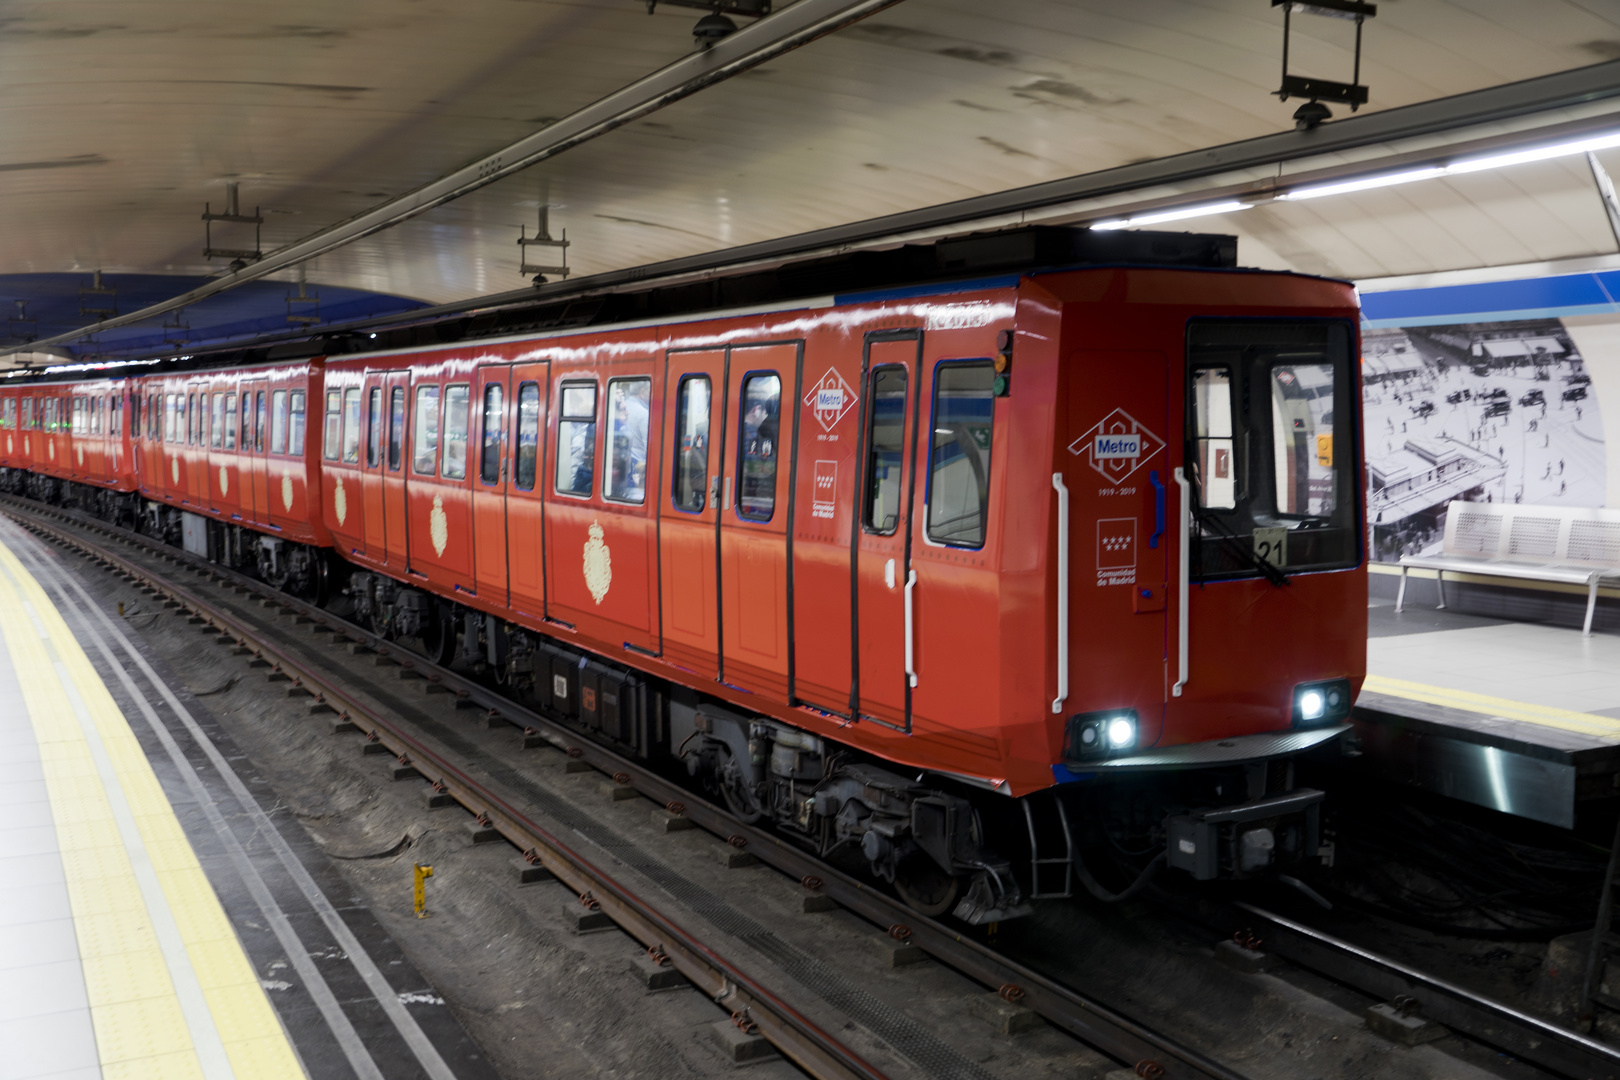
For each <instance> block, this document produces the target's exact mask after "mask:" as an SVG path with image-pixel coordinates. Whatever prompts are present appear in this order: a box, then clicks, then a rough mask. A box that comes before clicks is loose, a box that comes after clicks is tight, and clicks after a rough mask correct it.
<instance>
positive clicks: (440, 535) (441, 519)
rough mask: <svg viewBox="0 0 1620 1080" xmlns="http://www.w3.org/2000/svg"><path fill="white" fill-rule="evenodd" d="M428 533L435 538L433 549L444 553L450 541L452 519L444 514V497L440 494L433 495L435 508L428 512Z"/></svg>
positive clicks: (441, 553)
mask: <svg viewBox="0 0 1620 1080" xmlns="http://www.w3.org/2000/svg"><path fill="white" fill-rule="evenodd" d="M428 535H429V536H430V537H432V538H433V550H434V551H435V552H436V553H438V554H440V555H443V554H444V549H445V545H447V544H449V543H450V520H449V519H448V518H446V517H445V516H444V499H443V498H442V497H441V496H438V495H435V496H433V509H432V510H431V511H429V513H428Z"/></svg>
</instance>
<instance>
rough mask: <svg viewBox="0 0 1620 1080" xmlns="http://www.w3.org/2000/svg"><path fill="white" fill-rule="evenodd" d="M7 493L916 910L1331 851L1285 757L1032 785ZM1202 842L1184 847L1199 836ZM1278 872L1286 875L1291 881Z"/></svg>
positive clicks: (308, 551)
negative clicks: (528, 718)
mask: <svg viewBox="0 0 1620 1080" xmlns="http://www.w3.org/2000/svg"><path fill="white" fill-rule="evenodd" d="M0 491H5V492H8V493H11V494H16V495H23V496H26V497H29V498H31V499H35V500H37V501H40V502H43V503H48V504H50V505H56V506H63V507H67V508H70V509H77V510H80V511H83V512H85V513H87V514H91V515H93V516H95V517H97V518H99V519H102V520H104V521H108V522H109V523H112V524H117V525H121V526H125V527H129V528H133V529H135V530H136V531H139V532H141V533H144V534H145V535H148V536H151V537H154V538H156V539H159V540H161V541H163V542H164V543H167V544H170V545H172V546H175V547H180V548H183V549H185V550H187V551H190V552H192V553H193V554H197V555H200V556H203V557H205V558H208V559H210V560H212V561H215V562H218V563H220V564H222V565H225V566H229V567H230V568H232V569H235V570H238V571H240V572H244V573H249V574H252V575H254V576H256V577H258V578H259V579H260V580H262V581H264V582H266V583H267V584H268V585H270V586H271V587H273V588H276V589H278V590H281V591H285V592H287V593H289V594H292V595H295V596H299V597H301V598H304V599H307V600H310V601H311V602H314V603H316V604H319V605H321V606H326V607H330V608H332V609H334V611H335V612H336V613H338V614H341V615H343V616H344V617H347V618H351V619H353V620H354V621H355V622H357V623H359V624H361V625H363V626H366V627H369V628H370V629H371V630H372V631H373V632H374V633H376V634H378V635H380V636H383V637H387V638H390V639H393V640H401V641H405V642H414V643H415V644H416V645H417V646H418V647H420V649H421V651H422V652H423V653H424V654H426V656H427V657H428V658H429V659H430V660H432V661H434V662H435V663H439V664H446V665H449V664H455V665H457V666H458V667H461V668H463V669H467V670H471V671H473V672H475V673H477V674H479V675H481V676H483V677H485V678H487V679H489V680H490V681H491V682H492V683H495V684H497V685H498V686H500V687H501V688H502V689H503V691H504V692H505V693H507V694H508V695H510V696H512V697H513V698H515V699H516V700H518V701H519V702H521V703H522V704H524V705H526V706H529V707H532V708H536V709H538V710H539V711H541V712H543V713H546V714H547V715H549V716H550V717H552V718H553V719H557V720H560V721H562V722H564V723H567V724H570V725H572V726H574V727H576V728H578V729H580V730H581V731H582V732H583V733H586V734H588V735H590V736H591V737H593V738H596V739H599V740H602V741H605V742H606V743H608V744H610V745H613V746H614V747H615V748H616V749H618V750H620V751H621V752H624V753H627V754H630V755H633V756H635V757H637V758H640V759H642V760H644V761H647V762H649V763H651V764H654V765H658V766H661V767H663V768H665V769H666V770H667V771H669V772H671V773H675V774H682V773H684V775H685V776H686V777H687V778H688V780H689V781H690V782H691V783H692V784H694V785H696V786H698V787H699V788H701V789H702V790H703V791H705V792H707V793H708V794H709V795H711V796H714V797H717V798H719V799H720V800H722V801H723V802H724V803H725V805H726V806H727V807H728V808H729V809H730V810H731V812H732V813H734V814H735V815H737V817H738V818H739V819H741V820H742V821H744V822H747V823H750V824H755V823H768V824H769V825H771V826H772V827H773V828H774V829H775V830H776V831H777V832H778V833H779V834H780V835H782V836H784V837H787V838H791V839H792V840H793V841H794V842H796V843H799V844H801V845H802V846H804V847H805V848H807V849H809V850H812V851H814V852H815V853H817V854H818V855H819V856H821V857H823V858H827V859H831V860H837V861H839V862H840V864H841V865H845V866H864V868H865V869H866V870H867V871H869V872H870V874H871V875H872V876H873V877H875V878H877V879H879V880H881V881H884V882H887V883H890V884H891V885H892V886H893V888H894V890H895V892H896V893H897V894H898V895H899V896H900V897H901V898H902V899H903V900H904V901H905V902H906V903H907V904H908V905H910V906H911V907H912V908H913V909H915V910H917V911H919V912H920V913H922V914H925V915H929V916H940V915H945V914H950V915H953V916H954V917H956V918H958V919H961V920H962V921H964V922H966V923H968V924H970V925H982V924H986V923H994V922H999V921H1002V920H1006V919H1010V918H1015V917H1017V916H1020V915H1024V914H1027V913H1028V912H1029V911H1030V910H1032V908H1031V901H1033V900H1037V899H1047V898H1057V897H1066V896H1069V895H1072V894H1074V893H1075V892H1077V891H1080V890H1084V891H1085V892H1086V893H1088V894H1090V895H1092V896H1094V897H1096V898H1098V899H1101V900H1105V901H1118V900H1123V899H1126V898H1128V897H1130V896H1134V895H1136V894H1137V893H1138V892H1140V891H1141V890H1142V889H1143V888H1145V887H1146V886H1147V885H1148V884H1149V883H1150V882H1151V881H1152V880H1153V879H1154V878H1155V877H1156V875H1157V874H1159V873H1160V872H1161V871H1162V870H1163V869H1164V868H1165V867H1166V866H1167V865H1174V866H1179V867H1181V868H1182V869H1185V870H1188V871H1189V872H1190V873H1191V874H1192V876H1193V877H1194V878H1198V879H1211V878H1246V877H1255V876H1261V875H1264V874H1268V873H1275V872H1276V871H1277V870H1278V869H1280V868H1289V867H1295V866H1303V865H1310V864H1315V863H1318V862H1319V861H1326V860H1328V859H1330V858H1331V846H1330V845H1324V844H1323V843H1322V838H1321V828H1320V822H1319V811H1320V807H1319V803H1320V800H1321V798H1322V795H1321V792H1317V791H1312V790H1310V789H1301V788H1296V787H1295V775H1294V761H1293V759H1292V758H1273V759H1270V760H1261V761H1250V762H1241V763H1236V764H1231V765H1227V766H1224V767H1220V768H1209V769H1197V770H1186V771H1182V772H1173V773H1166V772H1152V773H1148V774H1140V773H1139V774H1135V775H1130V776H1121V777H1114V778H1110V777H1104V778H1100V779H1098V780H1097V781H1095V782H1092V783H1088V784H1068V785H1061V786H1059V787H1055V788H1052V789H1048V790H1046V791H1043V792H1038V793H1036V794H1034V795H1030V796H1026V797H1024V798H1020V799H1011V798H1008V797H1006V796H1004V795H999V794H989V793H986V792H982V791H978V790H976V789H975V788H973V787H971V786H969V785H968V784H966V783H964V782H962V780H960V779H958V778H952V777H946V776H939V775H935V774H929V773H915V774H911V775H909V776H908V775H903V774H901V773H899V772H897V771H896V769H895V766H894V765H893V764H892V763H889V762H885V761H882V760H881V759H877V758H872V757H870V756H867V755H864V754H862V753H860V752H858V751H855V750H852V749H850V748H849V747H845V746H841V745H838V744H836V743H831V742H829V741H827V740H825V739H823V738H822V737H821V736H818V735H814V734H812V733H810V732H806V731H804V730H802V729H799V728H796V727H793V726H791V725H789V724H785V723H782V722H780V721H777V720H775V719H771V718H768V717H762V716H758V715H751V714H747V713H744V712H741V711H738V710H737V709H736V708H735V707H734V706H732V705H730V704H727V703H725V702H721V701H718V700H715V699H711V698H708V697H705V696H704V695H701V694H699V693H698V692H697V691H695V690H693V689H691V688H689V687H684V686H680V685H678V684H674V683H670V682H668V681H666V680H663V679H660V678H657V677H655V676H649V675H647V674H645V673H643V672H638V671H636V670H633V669H631V668H629V667H627V666H624V665H620V664H616V663H613V662H612V661H610V660H607V659H605V658H603V657H600V656H598V655H596V654H594V653H589V652H585V651H583V650H579V649H576V648H572V647H570V646H569V645H567V644H565V643H563V642H560V641H557V640H554V639H552V638H550V637H547V636H546V635H543V634H540V633H538V632H536V631H534V630H532V629H530V628H527V627H523V626H519V625H517V624H514V623H511V622H508V621H506V620H504V619H501V618H499V617H497V616H495V615H491V614H488V613H485V612H480V611H476V610H473V609H471V608H468V607H466V606H464V605H461V604H457V603H455V602H453V601H449V600H445V599H444V598H442V597H439V596H436V595H434V594H431V593H428V592H425V591H423V590H421V589H416V588H413V587H411V586H410V585H407V584H405V583H403V582H400V581H397V580H396V579H394V578H391V577H388V576H387V575H384V574H379V573H374V572H371V571H368V570H363V569H359V568H356V567H354V566H352V565H350V564H348V563H345V562H342V561H341V560H338V559H337V558H336V557H334V556H333V555H332V554H331V553H330V552H328V551H326V550H324V549H319V548H314V547H310V546H308V545H304V544H300V543H296V542H293V541H289V540H284V539H281V538H278V537H271V536H266V535H264V534H262V533H258V532H255V531H253V530H250V529H246V528H243V527H241V526H238V525H234V524H230V523H226V522H220V521H215V520H212V519H208V518H204V517H202V516H201V515H197V514H190V513H186V512H185V511H182V510H180V509H179V508H176V507H173V506H169V505H167V504H163V503H156V502H152V501H150V500H146V499H143V498H141V497H140V496H139V495H136V494H130V493H119V492H111V491H105V490H101V489H97V488H94V487H91V486H88V485H82V484H76V483H72V482H69V481H65V480H61V479H59V478H55V477H45V476H40V475H39V474H35V473H29V472H24V471H21V470H16V469H3V470H0ZM1189 851H1196V852H1197V855H1196V856H1195V857H1193V858H1191V859H1190V860H1189V858H1188V855H1187V853H1188V852H1189ZM1285 880H1291V879H1286V878H1285Z"/></svg>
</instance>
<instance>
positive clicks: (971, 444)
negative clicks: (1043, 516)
mask: <svg viewBox="0 0 1620 1080" xmlns="http://www.w3.org/2000/svg"><path fill="white" fill-rule="evenodd" d="M995 377H996V371H995V368H994V367H992V366H991V365H990V363H989V361H983V362H979V361H975V362H973V363H967V364H941V365H939V367H938V368H937V369H935V372H934V438H933V445H932V447H931V449H930V450H929V455H928V538H929V539H930V540H935V541H938V542H939V543H941V544H950V545H952V546H954V547H973V548H977V547H983V546H984V530H985V518H986V515H987V514H988V512H989V508H990V435H991V424H992V422H993V420H994V418H995V402H996V399H995V396H994V391H993V389H992V384H993V383H994V381H995Z"/></svg>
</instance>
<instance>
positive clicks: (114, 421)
mask: <svg viewBox="0 0 1620 1080" xmlns="http://www.w3.org/2000/svg"><path fill="white" fill-rule="evenodd" d="M107 433H108V434H110V435H112V436H113V437H114V438H117V437H118V436H119V435H122V434H123V433H124V399H123V398H122V397H115V398H113V399H112V401H111V402H110V403H109V405H108V412H107Z"/></svg>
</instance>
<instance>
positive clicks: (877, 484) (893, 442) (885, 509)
mask: <svg viewBox="0 0 1620 1080" xmlns="http://www.w3.org/2000/svg"><path fill="white" fill-rule="evenodd" d="M906 378H907V372H906V369H905V368H903V367H900V366H898V365H888V366H884V367H880V368H876V369H874V370H873V371H872V374H871V375H870V376H869V377H868V380H867V402H868V415H867V423H866V447H867V449H866V498H865V499H863V500H862V503H863V506H864V511H863V516H862V519H861V522H862V524H864V525H865V526H866V528H867V529H868V530H869V531H871V532H875V533H880V534H882V535H884V536H892V535H894V531H895V530H896V529H898V528H899V527H900V498H901V495H902V494H903V492H902V490H901V481H902V478H903V477H904V475H905V474H904V470H903V465H904V458H905V447H906Z"/></svg>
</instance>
